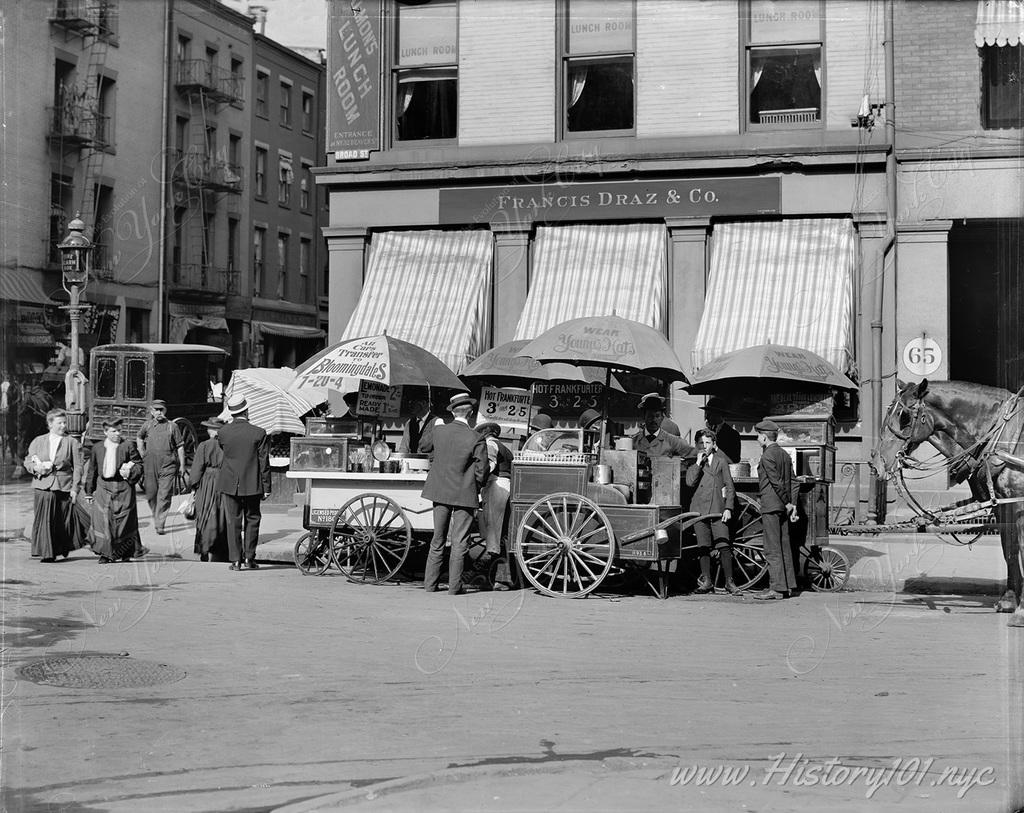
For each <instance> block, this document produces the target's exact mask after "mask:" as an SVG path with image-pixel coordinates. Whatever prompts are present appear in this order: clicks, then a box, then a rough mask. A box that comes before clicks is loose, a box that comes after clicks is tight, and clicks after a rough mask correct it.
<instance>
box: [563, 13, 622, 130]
mask: <svg viewBox="0 0 1024 813" xmlns="http://www.w3.org/2000/svg"><path fill="white" fill-rule="evenodd" d="M567 11H568V18H567V29H568V30H567V32H566V38H565V53H564V57H563V77H564V79H563V85H562V94H563V98H564V100H565V102H564V110H565V119H564V122H563V127H564V132H565V133H566V134H575V133H593V132H608V131H612V132H615V133H616V134H620V133H624V132H631V131H632V130H633V127H634V120H635V114H634V108H635V98H636V93H635V92H634V85H635V83H634V65H635V62H636V59H635V54H636V45H635V38H634V30H635V26H634V19H633V18H634V8H633V0H567Z"/></svg>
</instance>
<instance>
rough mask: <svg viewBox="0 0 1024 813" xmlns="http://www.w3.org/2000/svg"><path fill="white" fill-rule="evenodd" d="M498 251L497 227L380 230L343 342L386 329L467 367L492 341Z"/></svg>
mask: <svg viewBox="0 0 1024 813" xmlns="http://www.w3.org/2000/svg"><path fill="white" fill-rule="evenodd" d="M493 251H494V240H493V237H492V235H491V233H490V232H489V231H407V232H382V233H380V234H375V235H374V236H373V239H372V241H371V243H370V259H369V262H368V263H367V271H366V282H365V283H364V285H363V293H362V296H360V297H359V302H358V304H357V305H356V309H355V311H354V312H353V314H352V318H351V319H350V320H349V323H348V327H346V328H345V332H344V334H343V335H342V337H341V338H342V340H345V339H354V338H358V337H359V336H373V335H378V334H381V333H386V334H387V335H388V336H392V337H394V338H396V339H402V340H403V341H406V342H409V343H410V344H415V345H418V346H420V347H422V348H423V349H425V350H429V351H430V352H431V353H433V354H434V355H435V356H437V357H438V358H439V359H441V361H443V362H444V363H445V364H447V365H448V366H449V367H451V369H452V370H454V371H455V372H460V371H461V370H462V368H463V367H465V366H466V365H467V364H469V362H471V361H472V360H473V359H474V358H476V357H477V356H479V355H480V354H481V353H483V352H484V350H486V349H487V347H488V346H489V341H490V333H491V262H492V257H493Z"/></svg>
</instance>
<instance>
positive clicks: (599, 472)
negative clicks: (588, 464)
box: [594, 463, 612, 486]
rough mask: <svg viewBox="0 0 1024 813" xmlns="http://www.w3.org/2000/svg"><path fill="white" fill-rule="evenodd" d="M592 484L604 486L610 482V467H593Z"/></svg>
mask: <svg viewBox="0 0 1024 813" xmlns="http://www.w3.org/2000/svg"><path fill="white" fill-rule="evenodd" d="M594 482H595V483H599V484H600V485H603V486H606V485H608V484H610V483H611V482H612V467H611V466H606V465H604V464H603V463H602V464H599V465H597V466H594Z"/></svg>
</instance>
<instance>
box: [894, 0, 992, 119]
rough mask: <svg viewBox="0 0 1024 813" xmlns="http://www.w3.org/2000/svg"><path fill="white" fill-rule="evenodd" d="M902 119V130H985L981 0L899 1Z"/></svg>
mask: <svg viewBox="0 0 1024 813" xmlns="http://www.w3.org/2000/svg"><path fill="white" fill-rule="evenodd" d="M895 8H896V11H895V21H894V25H895V43H896V48H895V59H896V71H895V73H896V105H897V106H896V122H897V126H898V127H899V129H900V130H922V129H923V130H979V129H980V128H981V119H980V103H981V90H980V88H981V61H980V59H979V56H978V48H977V46H976V45H975V44H974V21H975V14H976V11H977V4H976V3H967V2H958V3H935V2H927V1H922V0H911V1H909V2H908V1H906V0H905V1H904V2H900V3H897V4H896V7H895Z"/></svg>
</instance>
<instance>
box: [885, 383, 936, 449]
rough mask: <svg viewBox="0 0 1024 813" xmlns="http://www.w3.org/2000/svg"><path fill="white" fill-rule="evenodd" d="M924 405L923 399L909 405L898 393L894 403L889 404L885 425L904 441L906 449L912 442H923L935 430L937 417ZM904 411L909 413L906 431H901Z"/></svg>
mask: <svg viewBox="0 0 1024 813" xmlns="http://www.w3.org/2000/svg"><path fill="white" fill-rule="evenodd" d="M924 406H925V404H924V401H923V400H921V399H918V400H917V401H915V402H914V404H913V405H911V406H907V405H906V404H905V403H903V401H902V400H901V399H900V396H899V394H897V395H896V397H895V398H894V399H893V402H892V404H890V405H889V411H888V413H886V416H885V420H884V421H883V425H884V426H885V427H886V429H888V430H889V431H890V432H892V433H893V435H895V436H896V437H898V438H899V439H900V440H902V441H904V446H903V448H904V450H905V449H906V447H907V446H909V445H910V444H911V443H921V442H923V441H924V440H926V439H927V438H928V437H929V436H930V435H931V434H932V432H934V431H935V418H934V417H932V414H931V413H930V412H929V411H928V410H927V409H925V408H924ZM904 413H909V417H908V420H907V431H906V432H902V431H900V418H901V417H902V416H903V414H904ZM917 424H921V427H920V430H918V429H917ZM918 432H920V434H918Z"/></svg>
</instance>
